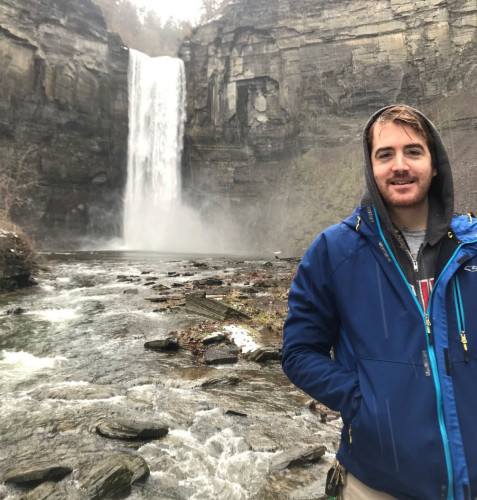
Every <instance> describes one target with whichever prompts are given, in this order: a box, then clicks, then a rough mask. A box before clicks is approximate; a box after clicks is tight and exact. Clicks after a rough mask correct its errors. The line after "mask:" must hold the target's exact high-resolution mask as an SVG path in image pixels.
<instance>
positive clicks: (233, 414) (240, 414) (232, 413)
mask: <svg viewBox="0 0 477 500" xmlns="http://www.w3.org/2000/svg"><path fill="white" fill-rule="evenodd" d="M225 414H226V415H227V416H228V417H248V415H247V414H246V413H243V412H241V411H237V410H227V411H226V412H225Z"/></svg>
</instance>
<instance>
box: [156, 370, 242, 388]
mask: <svg viewBox="0 0 477 500" xmlns="http://www.w3.org/2000/svg"><path fill="white" fill-rule="evenodd" d="M162 382H163V383H164V384H165V385H168V386H169V387H177V388H184V389H196V388H203V389H206V388H208V387H216V386H222V387H224V386H233V385H237V384H238V383H240V382H241V378H240V377H239V376H238V375H237V373H236V372H232V371H227V370H217V369H216V368H212V367H211V366H197V367H194V368H184V369H182V370H176V371H174V372H173V373H172V374H171V379H170V380H165V379H163V380H162Z"/></svg>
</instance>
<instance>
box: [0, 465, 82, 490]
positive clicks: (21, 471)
mask: <svg viewBox="0 0 477 500" xmlns="http://www.w3.org/2000/svg"><path fill="white" fill-rule="evenodd" d="M72 471H73V469H72V468H71V467H68V466H65V465H59V464H48V465H44V464H43V465H40V464H37V465H31V466H29V467H19V468H12V469H10V470H9V471H8V473H7V474H5V476H4V481H5V483H14V484H18V485H24V486H28V485H31V484H35V483H41V482H44V481H60V480H61V479H63V478H64V477H66V476H67V475H68V474H71V472H72Z"/></svg>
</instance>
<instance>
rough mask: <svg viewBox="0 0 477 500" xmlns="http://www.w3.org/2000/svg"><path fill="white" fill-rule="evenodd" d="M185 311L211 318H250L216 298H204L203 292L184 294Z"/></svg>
mask: <svg viewBox="0 0 477 500" xmlns="http://www.w3.org/2000/svg"><path fill="white" fill-rule="evenodd" d="M186 311H189V312H193V313H196V314H200V315H202V316H206V317H207V318H211V319H220V320H225V319H250V318H249V316H247V315H246V314H244V313H242V312H240V311H238V310H237V309H234V308H233V307H229V306H226V305H225V304H222V303H221V302H218V301H217V300H212V299H208V298H206V297H205V294H204V293H202V294H195V293H191V294H188V295H186Z"/></svg>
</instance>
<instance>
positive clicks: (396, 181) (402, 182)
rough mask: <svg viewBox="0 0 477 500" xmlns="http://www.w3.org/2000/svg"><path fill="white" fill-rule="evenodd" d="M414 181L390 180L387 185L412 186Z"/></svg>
mask: <svg viewBox="0 0 477 500" xmlns="http://www.w3.org/2000/svg"><path fill="white" fill-rule="evenodd" d="M413 182H414V181H413V180H412V179H406V180H391V181H389V184H391V185H392V186H406V185H407V184H412V183H413Z"/></svg>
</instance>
